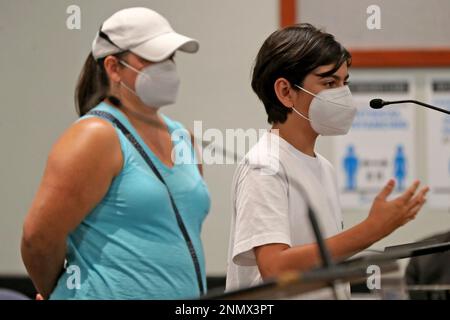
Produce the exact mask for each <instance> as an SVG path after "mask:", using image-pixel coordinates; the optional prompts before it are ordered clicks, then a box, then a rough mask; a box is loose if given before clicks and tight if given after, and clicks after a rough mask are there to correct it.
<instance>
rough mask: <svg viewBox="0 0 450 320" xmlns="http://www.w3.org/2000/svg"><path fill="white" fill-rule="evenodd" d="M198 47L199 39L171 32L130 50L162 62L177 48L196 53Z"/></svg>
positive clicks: (150, 59) (145, 57) (148, 58)
mask: <svg viewBox="0 0 450 320" xmlns="http://www.w3.org/2000/svg"><path fill="white" fill-rule="evenodd" d="M198 49H199V43H198V41H197V40H194V39H192V38H188V37H186V36H183V35H181V34H179V33H176V32H170V33H165V34H162V35H160V36H158V37H156V38H153V39H151V40H148V41H146V42H144V43H143V44H140V45H138V46H137V47H134V48H131V49H130V51H131V52H133V53H135V54H137V55H138V56H140V57H141V58H144V59H146V60H149V61H152V62H160V61H163V60H165V59H167V58H169V57H170V56H171V55H172V54H173V53H174V52H175V51H177V50H181V51H184V52H188V53H195V52H197V51H198Z"/></svg>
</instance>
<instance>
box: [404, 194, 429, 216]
mask: <svg viewBox="0 0 450 320" xmlns="http://www.w3.org/2000/svg"><path fill="white" fill-rule="evenodd" d="M425 202H427V200H426V199H423V200H422V201H421V202H420V203H419V204H417V205H415V206H414V207H413V208H411V210H410V211H409V214H408V220H407V222H409V221H411V220H414V219H415V218H416V215H417V213H419V211H420V209H422V207H423V205H424V204H425Z"/></svg>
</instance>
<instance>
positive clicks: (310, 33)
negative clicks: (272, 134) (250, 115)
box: [252, 23, 351, 124]
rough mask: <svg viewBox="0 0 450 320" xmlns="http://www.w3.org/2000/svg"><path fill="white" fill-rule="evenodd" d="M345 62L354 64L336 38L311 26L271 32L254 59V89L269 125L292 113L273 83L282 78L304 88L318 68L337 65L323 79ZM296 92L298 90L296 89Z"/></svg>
mask: <svg viewBox="0 0 450 320" xmlns="http://www.w3.org/2000/svg"><path fill="white" fill-rule="evenodd" d="M343 63H347V65H348V66H350V64H351V55H350V53H349V52H348V51H347V50H346V49H345V48H344V47H343V46H342V45H341V44H340V43H339V42H337V41H336V40H335V38H334V36H333V35H331V34H329V33H325V32H323V31H322V30H319V29H317V28H316V27H314V26H313V25H311V24H309V23H301V24H297V25H293V26H289V27H286V28H283V29H280V30H278V31H275V32H274V33H272V34H271V35H270V36H269V37H268V38H267V39H266V41H265V42H264V44H263V45H262V47H261V49H260V50H259V52H258V55H257V57H256V60H255V64H254V68H253V75H252V88H253V91H254V92H255V93H256V95H257V96H258V97H259V99H260V100H261V101H262V102H263V104H264V107H265V109H266V112H267V116H268V122H269V123H271V124H272V123H283V122H285V121H286V119H287V115H288V113H289V112H291V110H290V109H289V108H286V107H284V105H283V104H282V103H281V102H280V101H279V100H278V98H277V96H276V94H275V90H274V84H275V81H276V80H277V79H279V78H285V79H287V80H288V81H289V82H290V83H291V84H292V85H294V84H297V85H300V86H302V85H303V81H304V79H305V77H306V76H307V75H308V74H309V73H310V72H311V71H313V70H314V69H316V68H317V67H319V66H324V65H329V64H334V68H333V69H332V70H330V71H329V72H327V73H326V74H324V75H323V76H328V75H332V74H333V73H335V72H336V71H337V70H338V69H339V68H340V67H341V65H342V64H343ZM294 89H295V90H298V89H297V88H295V87H294Z"/></svg>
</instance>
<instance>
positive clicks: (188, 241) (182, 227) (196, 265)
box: [87, 110, 205, 295]
mask: <svg viewBox="0 0 450 320" xmlns="http://www.w3.org/2000/svg"><path fill="white" fill-rule="evenodd" d="M87 114H88V115H95V116H99V117H101V118H104V119H107V120H109V121H111V122H112V123H114V124H115V125H116V126H117V128H119V130H120V131H122V133H123V134H124V135H125V136H126V137H127V139H128V140H129V141H130V142H131V144H132V145H133V146H134V147H135V148H136V150H137V151H138V152H139V154H140V155H141V156H142V158H143V159H144V160H145V162H146V163H147V165H148V166H149V167H150V169H151V170H152V171H153V173H154V174H155V175H156V177H157V178H158V179H159V180H160V181H161V182H162V183H163V184H164V185H165V186H166V189H167V193H168V194H169V198H170V203H171V205H172V209H173V211H174V212H175V217H176V219H177V223H178V227H179V228H180V230H181V233H182V234H183V237H184V240H185V241H186V245H187V247H188V250H189V253H190V254H191V258H192V262H193V263H194V268H195V273H196V274H197V281H198V287H199V290H200V294H201V295H203V294H204V293H205V292H204V287H203V279H202V273H201V271H200V264H199V262H198V257H197V253H196V252H195V249H194V245H193V244H192V241H191V238H190V237H189V233H188V231H187V229H186V226H185V225H184V222H183V219H182V218H181V215H180V212H179V211H178V208H177V206H176V204H175V200H174V199H173V197H172V193H171V192H170V190H169V186H168V185H167V183H166V182H165V181H164V179H163V177H162V176H161V174H160V173H159V171H158V169H157V168H156V167H155V165H154V164H153V162H152V160H151V159H150V157H149V156H148V154H147V153H146V152H145V151H144V148H143V147H142V146H141V145H140V144H139V142H138V141H137V140H136V138H135V137H134V136H133V134H132V133H131V132H130V131H129V130H128V129H127V128H126V127H125V126H124V125H123V124H122V123H121V122H120V121H119V120H118V119H117V118H116V117H114V116H113V115H112V114H110V113H108V112H105V111H97V110H96V111H90V112H89V113H87Z"/></svg>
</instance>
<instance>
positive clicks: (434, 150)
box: [426, 75, 450, 210]
mask: <svg viewBox="0 0 450 320" xmlns="http://www.w3.org/2000/svg"><path fill="white" fill-rule="evenodd" d="M426 91H427V102H429V103H430V104H432V105H435V106H439V107H441V108H444V109H447V110H450V75H447V76H443V75H435V76H433V75H432V76H429V77H428V78H427V80H426ZM426 117H427V120H426V121H427V122H426V123H427V140H426V141H427V143H426V148H427V149H426V154H427V157H426V159H427V177H428V185H429V186H430V189H431V190H430V197H428V198H429V205H430V206H431V207H432V208H435V209H444V210H445V209H447V210H448V209H450V116H449V115H446V114H442V113H439V112H433V111H430V112H427V115H426Z"/></svg>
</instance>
